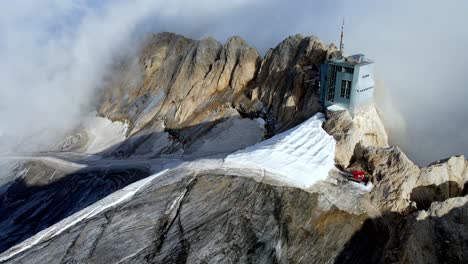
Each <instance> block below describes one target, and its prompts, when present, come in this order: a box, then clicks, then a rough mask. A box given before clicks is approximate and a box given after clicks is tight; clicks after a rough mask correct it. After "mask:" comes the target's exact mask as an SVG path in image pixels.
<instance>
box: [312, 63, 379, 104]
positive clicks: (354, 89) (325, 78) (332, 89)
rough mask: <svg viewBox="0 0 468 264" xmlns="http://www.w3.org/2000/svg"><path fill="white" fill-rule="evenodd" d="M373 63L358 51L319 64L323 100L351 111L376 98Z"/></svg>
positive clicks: (321, 99) (321, 97)
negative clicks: (355, 53) (356, 53)
mask: <svg viewBox="0 0 468 264" xmlns="http://www.w3.org/2000/svg"><path fill="white" fill-rule="evenodd" d="M373 70H374V63H373V62H372V61H369V60H366V59H365V58H364V55H362V54H358V55H353V56H349V57H347V58H341V59H332V60H330V61H328V62H327V63H326V64H322V65H321V67H320V101H321V102H322V104H323V105H324V106H325V107H329V106H332V105H335V106H338V107H340V108H344V109H348V110H350V111H351V112H353V111H354V110H356V109H357V107H359V106H360V105H363V104H367V103H370V102H372V101H373V96H374V85H375V82H374V76H373Z"/></svg>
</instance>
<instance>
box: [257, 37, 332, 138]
mask: <svg viewBox="0 0 468 264" xmlns="http://www.w3.org/2000/svg"><path fill="white" fill-rule="evenodd" d="M327 52H328V50H327V48H326V47H325V45H324V44H323V42H322V41H320V40H319V39H318V38H316V37H303V36H301V35H295V36H291V37H288V38H287V39H285V40H283V41H282V42H281V43H280V44H279V45H278V46H277V47H276V48H274V49H270V50H269V51H268V52H267V54H266V55H265V58H264V59H263V61H262V64H261V67H260V71H259V72H258V76H257V78H256V81H255V83H254V84H253V87H252V89H253V90H252V99H253V100H255V99H258V100H260V101H261V102H262V104H263V107H264V111H265V112H266V113H267V114H268V115H270V116H272V118H273V119H274V120H275V127H274V131H284V130H286V129H289V128H291V127H292V126H294V125H297V124H298V123H300V122H302V121H304V120H305V119H306V118H308V117H310V116H312V115H313V114H315V113H316V112H318V111H321V110H322V109H321V106H320V103H319V89H318V83H314V82H313V79H312V77H313V75H314V74H318V73H319V68H320V64H321V63H323V62H324V61H325V59H326V58H327Z"/></svg>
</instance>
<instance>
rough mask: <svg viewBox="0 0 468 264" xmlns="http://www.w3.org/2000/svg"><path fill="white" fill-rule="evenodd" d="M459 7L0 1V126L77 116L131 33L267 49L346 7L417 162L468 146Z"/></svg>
mask: <svg viewBox="0 0 468 264" xmlns="http://www.w3.org/2000/svg"><path fill="white" fill-rule="evenodd" d="M465 10H468V2H466V1H463V0H454V1H450V2H443V1H435V0H429V1H419V0H417V1H403V0H395V1H371V0H357V1H345V0H330V1H305V0H298V1H280V0H271V1H267V0H252V1H248V0H232V1H223V2H221V1H214V0H198V1H168V0H166V1H163V0H159V1H158V0H156V1H150V0H136V1H130V0H116V1H111V0H103V1H91V0H76V1H72V0H43V1H34V0H18V1H14V2H12V1H10V2H9V3H8V4H5V3H4V4H2V8H1V9H0V78H1V80H2V83H1V84H2V85H1V86H0V120H1V123H0V134H2V133H6V132H10V133H12V134H14V138H16V139H18V138H21V137H30V136H31V135H34V137H37V135H38V133H37V131H44V130H45V129H47V131H48V133H47V134H48V136H49V137H53V133H52V131H60V130H61V129H63V128H67V127H70V126H72V125H73V124H76V122H77V121H78V120H79V118H80V116H81V114H82V113H83V112H86V111H88V110H89V109H90V107H91V105H90V103H91V102H92V99H93V98H94V97H93V94H94V93H95V91H96V89H97V87H99V82H100V80H101V77H102V74H103V73H104V72H105V70H106V66H107V65H108V63H109V62H110V59H111V58H112V57H113V56H114V55H115V54H116V53H118V52H119V51H121V50H122V49H124V48H125V47H128V46H129V45H130V44H129V43H131V40H132V39H134V38H135V37H136V36H137V35H138V33H144V32H147V31H155V32H157V31H172V32H176V33H180V34H183V35H186V36H188V37H192V38H201V37H204V36H208V35H211V36H213V37H215V38H217V39H219V40H220V41H224V40H226V39H227V38H228V37H229V36H231V35H240V36H241V37H243V38H245V39H246V40H247V42H249V43H250V44H251V45H253V46H255V47H257V48H258V49H259V51H260V52H261V53H264V52H265V51H266V50H267V49H268V48H270V47H273V46H275V45H276V44H277V43H278V42H279V41H281V40H282V39H284V38H285V37H287V36H288V35H292V34H295V33H302V34H304V35H310V34H315V35H318V36H320V37H321V38H322V39H324V40H325V41H327V42H331V41H335V42H336V41H338V37H339V27H340V21H341V17H343V16H345V17H346V32H345V34H346V36H345V48H346V50H347V51H349V52H364V53H366V54H367V55H369V57H371V58H373V59H375V60H376V62H377V70H378V71H379V72H378V73H379V76H381V78H382V81H383V82H384V83H385V84H386V86H385V87H386V94H387V96H386V97H384V98H385V99H384V100H385V102H386V104H387V105H392V107H393V109H396V110H388V111H387V112H390V111H391V112H392V114H393V112H395V111H398V112H400V113H401V117H402V118H403V119H404V120H405V121H406V122H405V123H406V126H402V127H405V128H406V130H400V132H399V133H398V132H394V133H393V134H392V135H393V138H394V139H396V143H398V144H400V145H403V147H404V148H405V149H406V150H408V152H409V153H410V156H412V157H413V158H416V160H418V161H419V162H422V163H425V162H428V161H429V160H434V159H437V158H443V157H446V156H449V155H453V154H457V153H465V154H468V139H467V133H466V131H467V130H468V125H467V123H468V122H467V121H468V120H467V118H466V117H465V114H464V112H466V110H467V108H468V107H467V106H466V103H465V102H464V100H465V98H467V96H468V92H467V91H468V90H467V89H466V83H467V81H468V80H467V78H468V77H467V76H468V75H467V74H465V73H464V71H465V64H466V63H465V62H466V61H467V59H468V58H467V55H466V53H465V51H464V49H465V48H464V47H466V46H467V45H468V36H467V35H466V34H464V31H465V28H466V26H467V25H468V23H467V19H466V16H465V14H464V12H465ZM130 46H131V45H130ZM390 97H391V98H393V100H392V101H390V100H388V98H390ZM389 102H390V103H389ZM393 120H394V119H392V121H391V122H390V123H389V124H387V126H389V127H390V126H392V125H393V124H392V123H394V122H395V121H393ZM394 131H398V130H394ZM402 131H403V132H402ZM36 141H42V139H41V140H36ZM0 150H5V145H2V146H0Z"/></svg>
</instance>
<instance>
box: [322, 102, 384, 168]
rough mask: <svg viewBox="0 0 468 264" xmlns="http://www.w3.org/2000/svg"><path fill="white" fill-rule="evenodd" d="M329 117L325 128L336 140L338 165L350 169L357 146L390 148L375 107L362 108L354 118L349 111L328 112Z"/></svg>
mask: <svg viewBox="0 0 468 264" xmlns="http://www.w3.org/2000/svg"><path fill="white" fill-rule="evenodd" d="M328 116H329V119H328V120H327V122H326V123H325V125H324V127H323V128H324V129H325V131H327V132H328V133H329V134H331V135H333V137H334V138H335V140H336V152H335V161H336V163H337V164H338V165H340V166H342V167H344V168H346V167H348V165H349V164H350V161H351V158H352V156H353V155H354V149H355V147H356V145H357V144H360V145H361V146H362V147H368V146H373V147H383V148H385V147H388V139H387V133H386V132H385V128H384V126H383V124H382V121H381V120H380V118H379V116H378V114H377V111H376V109H375V107H374V105H369V106H366V107H364V108H361V109H360V110H359V111H358V112H356V113H354V117H353V116H351V114H350V113H349V112H348V111H328Z"/></svg>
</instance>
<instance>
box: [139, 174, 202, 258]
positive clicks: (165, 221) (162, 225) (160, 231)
mask: <svg viewBox="0 0 468 264" xmlns="http://www.w3.org/2000/svg"><path fill="white" fill-rule="evenodd" d="M196 182H197V177H196V176H194V177H193V178H192V179H191V180H190V181H189V182H188V184H187V185H186V187H185V190H184V191H183V194H182V195H181V198H180V199H179V201H178V202H177V205H175V206H174V208H172V210H169V211H168V212H166V214H165V215H164V216H162V217H161V218H160V219H159V220H158V224H157V225H156V231H155V232H154V238H155V240H154V241H153V243H152V249H150V252H149V254H148V255H147V256H146V257H145V259H146V262H147V263H154V261H155V259H156V258H157V256H158V254H159V252H160V251H161V249H162V247H163V245H164V242H165V239H166V237H167V233H168V232H169V230H170V229H171V228H172V226H173V225H174V223H175V222H176V221H177V220H178V219H179V217H180V210H181V205H182V204H183V202H184V200H185V197H186V196H187V194H188V193H189V192H190V190H191V189H192V188H193V186H194V185H195V184H196Z"/></svg>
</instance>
